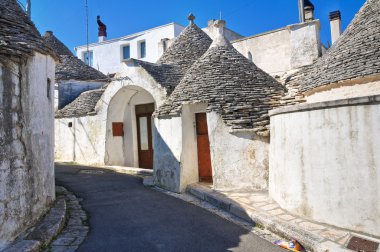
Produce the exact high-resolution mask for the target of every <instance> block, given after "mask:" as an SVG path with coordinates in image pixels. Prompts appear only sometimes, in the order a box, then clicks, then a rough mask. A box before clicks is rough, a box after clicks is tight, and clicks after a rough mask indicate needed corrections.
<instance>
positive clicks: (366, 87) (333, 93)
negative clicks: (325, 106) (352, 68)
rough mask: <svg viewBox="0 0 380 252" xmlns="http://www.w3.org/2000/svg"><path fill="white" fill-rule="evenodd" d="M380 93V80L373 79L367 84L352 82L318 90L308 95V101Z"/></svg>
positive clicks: (322, 100)
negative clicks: (354, 83)
mask: <svg viewBox="0 0 380 252" xmlns="http://www.w3.org/2000/svg"><path fill="white" fill-rule="evenodd" d="M379 78H380V76H379ZM379 94H380V81H373V82H369V83H365V84H356V85H353V84H350V85H347V86H340V87H335V88H332V89H327V90H325V91H320V92H316V93H314V94H311V95H308V96H306V101H307V102H308V103H314V102H324V101H332V100H340V99H349V98H355V97H361V96H372V95H379Z"/></svg>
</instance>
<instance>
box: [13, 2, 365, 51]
mask: <svg viewBox="0 0 380 252" xmlns="http://www.w3.org/2000/svg"><path fill="white" fill-rule="evenodd" d="M88 1H89V21H90V25H89V31H90V42H95V41H96V40H97V24H96V16H97V15H98V14H99V15H101V16H102V20H103V21H104V23H105V24H106V25H107V27H108V37H109V38H115V37H120V36H125V35H128V34H131V33H134V32H138V31H142V30H146V29H149V28H153V27H155V26H159V25H163V24H167V23H170V22H177V23H179V24H182V25H187V23H188V21H187V19H186V17H187V15H188V13H190V12H193V13H194V15H195V16H196V20H195V21H196V23H197V25H198V26H200V27H204V26H206V25H207V20H209V19H213V18H215V19H216V18H219V15H220V12H222V17H223V19H225V20H226V21H227V27H228V28H230V29H232V30H234V31H236V32H238V33H240V34H242V35H244V36H250V35H254V34H258V33H261V32H265V31H269V30H273V29H277V28H281V27H284V26H286V25H288V24H293V23H297V22H298V4H297V0H270V1H268V0H144V1H136V0H135V1H129V0H88ZM20 2H22V3H25V0H20ZM312 2H313V3H314V5H315V9H316V10H315V16H316V18H318V19H320V20H321V28H322V30H321V39H322V42H323V43H324V44H327V41H330V26H329V19H328V13H329V12H330V11H334V10H338V9H339V10H340V11H341V12H342V19H343V28H345V27H346V26H347V25H348V24H349V23H350V21H351V20H352V18H353V17H354V16H355V14H356V12H357V11H358V10H359V9H360V7H361V6H362V5H363V4H364V2H365V0H353V1H352V0H350V1H348V0H312ZM32 6H33V8H32V19H33V21H34V22H35V23H36V25H37V27H38V29H39V30H40V32H41V33H42V34H43V33H44V32H45V31H47V30H52V31H54V34H55V35H56V36H57V37H58V38H59V39H61V40H62V41H63V42H64V43H65V44H66V45H67V46H68V47H69V48H70V49H72V50H73V48H74V47H75V46H78V45H84V44H85V43H86V25H85V24H86V23H85V21H86V18H85V0H62V1H59V0H32Z"/></svg>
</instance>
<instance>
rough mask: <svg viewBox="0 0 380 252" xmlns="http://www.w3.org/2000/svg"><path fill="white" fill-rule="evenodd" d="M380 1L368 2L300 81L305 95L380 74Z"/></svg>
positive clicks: (372, 0) (371, 0)
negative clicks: (317, 89)
mask: <svg viewBox="0 0 380 252" xmlns="http://www.w3.org/2000/svg"><path fill="white" fill-rule="evenodd" d="M379 62H380V0H367V2H366V3H365V4H364V6H363V7H362V8H361V9H360V11H359V12H358V13H357V15H356V16H355V18H354V19H353V21H352V22H351V24H350V25H349V26H348V27H347V29H346V30H345V31H344V33H343V34H342V35H341V37H340V38H339V39H338V40H337V41H336V42H335V43H334V45H333V46H332V47H331V48H330V49H329V50H328V51H327V53H326V54H325V55H324V56H323V57H322V58H320V59H318V60H317V61H316V63H315V64H314V67H313V68H312V69H311V70H310V71H308V72H307V73H306V74H305V75H304V76H303V77H302V78H301V80H300V82H301V87H300V90H301V91H302V92H307V91H311V90H313V89H315V88H319V87H322V86H325V85H329V84H334V83H338V82H342V81H346V80H352V79H357V78H362V77H366V76H371V75H377V74H380V64H379Z"/></svg>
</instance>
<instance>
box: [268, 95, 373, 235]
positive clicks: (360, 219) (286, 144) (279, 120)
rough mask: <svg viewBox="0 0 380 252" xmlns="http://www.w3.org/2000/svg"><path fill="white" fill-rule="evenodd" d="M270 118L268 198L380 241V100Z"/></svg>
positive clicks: (291, 110)
mask: <svg viewBox="0 0 380 252" xmlns="http://www.w3.org/2000/svg"><path fill="white" fill-rule="evenodd" d="M270 116H271V143H270V161H269V163H270V168H269V190H270V195H271V196H272V197H273V198H274V199H275V200H276V201H277V202H278V203H279V204H280V205H281V207H283V208H284V209H286V210H288V211H290V212H292V213H294V214H297V215H301V216H304V217H306V218H309V219H311V220H314V221H318V222H322V223H327V224H330V225H334V226H338V227H342V228H347V229H351V230H354V231H357V232H363V233H367V234H371V235H374V236H380V218H379V216H380V202H379V201H380V193H379V185H380V148H379V146H378V144H379V139H380V96H367V97H361V98H353V99H345V100H336V101H328V102H321V103H312V104H301V105H295V106H291V107H285V108H280V109H276V110H273V111H271V113H270Z"/></svg>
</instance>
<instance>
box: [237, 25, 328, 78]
mask: <svg viewBox="0 0 380 252" xmlns="http://www.w3.org/2000/svg"><path fill="white" fill-rule="evenodd" d="M319 29H320V28H319V21H318V20H316V21H312V22H307V23H304V24H296V25H289V26H288V27H285V28H282V29H278V30H274V31H270V32H266V33H263V34H258V35H255V36H251V37H247V38H242V39H239V40H236V41H233V42H232V45H233V46H234V47H235V49H236V50H238V51H239V52H240V53H241V54H242V55H244V56H245V57H247V58H248V53H251V55H252V60H253V62H254V63H255V64H256V65H257V66H258V67H259V68H261V69H262V70H264V71H265V72H267V73H268V74H270V75H272V76H275V75H279V76H281V75H283V74H285V73H286V72H288V71H291V70H294V69H297V68H299V67H302V66H305V65H310V64H311V63H312V62H313V60H315V59H317V58H318V57H319V56H320V54H321V43H320V36H319Z"/></svg>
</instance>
